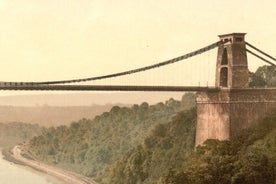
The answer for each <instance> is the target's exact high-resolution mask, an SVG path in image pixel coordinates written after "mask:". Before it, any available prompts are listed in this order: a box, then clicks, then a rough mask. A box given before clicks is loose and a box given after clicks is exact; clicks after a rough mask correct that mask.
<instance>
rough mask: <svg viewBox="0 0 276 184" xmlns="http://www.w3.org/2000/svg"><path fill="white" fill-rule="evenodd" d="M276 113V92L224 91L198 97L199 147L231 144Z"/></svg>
mask: <svg viewBox="0 0 276 184" xmlns="http://www.w3.org/2000/svg"><path fill="white" fill-rule="evenodd" d="M274 109H276V89H268V88H265V89H250V88H244V89H222V90H220V91H218V92H198V93H197V127H196V143H195V145H196V146H198V145H201V144H203V142H204V141H206V140H207V139H218V140H230V139H231V138H233V137H235V136H238V135H240V133H241V131H242V130H243V129H245V128H249V127H250V126H252V125H254V123H255V122H256V121H257V120H259V119H262V118H264V117H265V116H266V115H267V114H268V113H270V112H271V111H273V110H274Z"/></svg>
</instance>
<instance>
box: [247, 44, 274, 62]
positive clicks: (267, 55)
mask: <svg viewBox="0 0 276 184" xmlns="http://www.w3.org/2000/svg"><path fill="white" fill-rule="evenodd" d="M245 44H246V45H248V46H249V47H251V48H253V49H255V50H256V51H258V52H260V53H262V54H263V55H265V56H266V57H269V58H270V59H272V60H274V61H276V59H275V58H274V57H272V56H270V55H269V54H267V53H265V52H264V51H261V50H260V49H258V48H257V47H254V46H253V45H251V44H250V43H248V42H245Z"/></svg>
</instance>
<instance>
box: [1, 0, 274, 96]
mask: <svg viewBox="0 0 276 184" xmlns="http://www.w3.org/2000/svg"><path fill="white" fill-rule="evenodd" d="M275 7H276V1H275V0H231V1H229V0H209V1H206V0H193V1H190V0H24V1H22V0H0V23H1V27H0V40H1V41H0V61H1V67H0V71H1V72H0V81H47V80H63V79H73V78H86V77H92V76H97V75H103V74H109V73H115V72H120V71H125V70H129V69H133V68H136V67H142V66H145V65H151V64H155V63H158V62H161V61H164V60H167V59H171V58H173V57H177V56H180V55H183V54H186V53H187V52H190V51H193V50H195V49H198V48H200V47H203V46H206V45H208V44H211V43H213V42H216V41H218V37H217V35H219V34H227V33H232V32H245V33H247V35H246V40H247V41H248V42H249V43H252V44H253V45H255V46H257V47H258V48H260V49H262V50H264V51H266V52H268V53H270V54H271V55H273V56H274V57H275V55H276V47H275V43H276V24H275V17H276V11H275ZM248 56H249V57H248V59H249V66H250V69H251V70H255V69H256V67H257V66H259V65H262V64H264V63H262V62H260V61H258V60H256V59H254V58H252V57H251V56H250V55H248ZM197 60H200V61H201V62H198V61H197ZM192 61H193V60H191V61H189V60H187V62H192ZM194 62H195V63H197V64H195V65H189V64H187V65H183V66H182V65H176V66H175V67H174V68H177V69H178V73H179V74H182V75H177V76H173V77H171V78H167V77H165V75H166V76H167V75H174V74H175V73H176V72H175V71H170V70H165V69H164V70H161V72H160V71H159V73H158V72H156V73H154V72H153V73H152V74H150V73H149V75H148V76H147V77H144V78H143V77H135V76H134V77H132V78H135V80H138V81H139V82H140V83H139V84H147V82H148V80H149V78H150V77H149V76H150V75H152V76H154V77H153V78H154V79H153V80H158V79H160V81H165V82H164V83H165V84H166V82H168V84H171V83H172V85H174V82H170V81H176V80H179V78H181V77H186V79H185V80H187V78H188V80H193V81H194V83H200V81H199V80H201V79H197V78H196V79H193V78H192V77H190V76H192V75H196V76H197V75H198V76H200V75H202V76H201V77H202V78H204V79H205V78H208V79H209V80H211V81H213V77H212V76H210V75H211V74H210V72H211V73H213V72H212V70H214V66H215V63H216V50H214V51H212V52H211V54H208V53H207V54H205V55H204V56H199V57H198V59H195V61H194ZM199 67H201V69H197V68H199ZM172 68H173V67H172ZM206 69H208V70H211V71H208V72H209V74H208V76H204V75H203V74H202V73H203V72H204V71H205V70H206ZM118 80H119V81H120V80H122V79H118ZM123 80H126V81H124V82H125V83H126V84H132V83H131V81H132V80H134V79H131V78H130V79H128V78H127V79H123ZM166 80H168V81H166ZM197 80H198V81H197ZM206 81H207V79H206ZM211 81H209V84H211V83H212V82H211ZM110 82H111V83H110ZM109 83H110V84H117V83H120V82H118V81H116V82H114V83H112V81H107V82H105V83H104V84H109ZM125 83H123V84H125ZM190 83H191V82H187V84H190ZM194 83H193V84H194ZM201 83H205V81H201ZM176 84H177V85H178V83H176ZM13 93H14V92H13ZM16 93H17V94H21V92H16ZM4 94H7V92H0V95H4Z"/></svg>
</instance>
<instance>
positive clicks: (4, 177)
mask: <svg viewBox="0 0 276 184" xmlns="http://www.w3.org/2000/svg"><path fill="white" fill-rule="evenodd" d="M34 183H39V184H63V183H62V182H60V181H58V180H56V179H55V178H52V177H50V176H46V175H45V174H42V173H40V172H38V171H35V170H33V169H30V168H28V167H24V166H21V165H17V164H14V163H12V162H9V161H6V160H4V159H3V156H2V154H1V152H0V184H34Z"/></svg>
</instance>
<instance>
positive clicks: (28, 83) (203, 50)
mask: <svg viewBox="0 0 276 184" xmlns="http://www.w3.org/2000/svg"><path fill="white" fill-rule="evenodd" d="M223 43H224V42H223V41H218V42H215V43H213V44H211V45H208V46H206V47H203V48H201V49H198V50H196V51H193V52H190V53H188V54H185V55H182V56H179V57H176V58H173V59H170V60H167V61H164V62H160V63H157V64H154V65H150V66H146V67H141V68H137V69H133V70H128V71H124V72H119V73H113V74H109V75H102V76H96V77H89V78H82V79H73V80H60V81H44V82H18V83H20V84H21V85H48V84H65V83H76V82H87V81H95V80H101V79H107V78H114V77H119V76H124V75H130V74H133V73H138V72H143V71H146V70H150V69H154V68H158V67H162V66H165V65H169V64H172V63H176V62H178V61H181V60H184V59H187V58H190V57H193V56H196V55H199V54H202V53H204V52H206V51H209V50H211V49H214V48H216V47H218V46H219V45H221V44H223ZM4 83H15V82H4Z"/></svg>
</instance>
